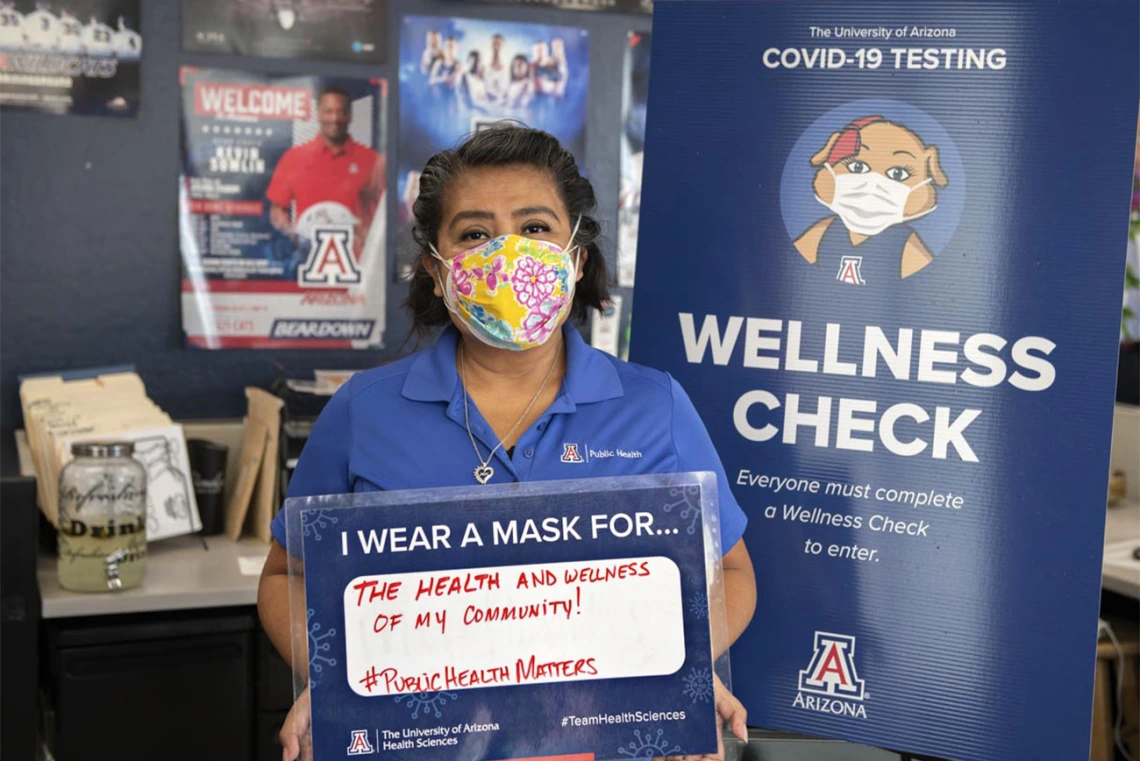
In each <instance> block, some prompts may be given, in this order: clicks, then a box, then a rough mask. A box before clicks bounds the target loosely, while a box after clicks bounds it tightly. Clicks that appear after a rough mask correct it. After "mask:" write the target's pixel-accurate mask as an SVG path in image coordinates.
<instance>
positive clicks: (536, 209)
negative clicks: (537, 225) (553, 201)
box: [511, 206, 562, 222]
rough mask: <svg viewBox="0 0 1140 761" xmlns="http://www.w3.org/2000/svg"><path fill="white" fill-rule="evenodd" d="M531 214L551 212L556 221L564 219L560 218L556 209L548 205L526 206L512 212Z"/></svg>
mask: <svg viewBox="0 0 1140 761" xmlns="http://www.w3.org/2000/svg"><path fill="white" fill-rule="evenodd" d="M531 214H549V215H550V216H552V217H554V221H556V222H561V221H562V220H561V219H559V218H558V215H557V214H555V213H554V209H551V208H550V207H548V206H524V207H523V208H521V209H515V210H514V212H512V213H511V216H512V217H529V216H530V215H531Z"/></svg>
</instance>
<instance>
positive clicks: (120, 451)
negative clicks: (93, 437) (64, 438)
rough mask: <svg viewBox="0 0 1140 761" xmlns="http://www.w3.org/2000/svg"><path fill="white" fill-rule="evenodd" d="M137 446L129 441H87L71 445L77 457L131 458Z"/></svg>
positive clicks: (72, 452)
mask: <svg viewBox="0 0 1140 761" xmlns="http://www.w3.org/2000/svg"><path fill="white" fill-rule="evenodd" d="M134 452H135V445H134V444H132V443H131V442H129V441H85V442H82V443H77V444H72V445H71V454H72V455H74V456H75V457H130V456H131V455H133V454H134Z"/></svg>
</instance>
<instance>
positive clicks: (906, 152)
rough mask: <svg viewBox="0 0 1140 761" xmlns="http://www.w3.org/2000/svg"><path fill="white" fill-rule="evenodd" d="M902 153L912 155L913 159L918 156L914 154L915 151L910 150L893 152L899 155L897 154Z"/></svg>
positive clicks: (893, 154)
mask: <svg viewBox="0 0 1140 761" xmlns="http://www.w3.org/2000/svg"><path fill="white" fill-rule="evenodd" d="M900 153H905V154H906V155H907V156H910V157H911V158H912V159H913V158H918V157H917V156H915V155H914V154H913V153H911V152H910V151H895V152H894V153H892V154H891V155H892V156H897V155H899V154H900Z"/></svg>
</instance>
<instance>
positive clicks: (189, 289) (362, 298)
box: [179, 68, 387, 349]
mask: <svg viewBox="0 0 1140 761" xmlns="http://www.w3.org/2000/svg"><path fill="white" fill-rule="evenodd" d="M181 76H182V175H181V177H180V178H179V212H180V240H181V249H182V264H183V280H182V325H183V329H184V331H185V333H186V340H187V343H189V344H190V345H191V346H196V347H200V348H208V349H230V348H244V349H251V348H252V349H286V348H293V349H349V348H352V349H365V348H370V347H377V346H380V345H382V338H383V334H384V327H385V317H384V315H385V312H384V310H385V304H386V284H385V278H384V275H383V273H384V272H385V271H386V270H387V260H386V256H385V230H386V226H385V215H384V213H383V209H384V196H385V180H384V178H385V158H384V154H383V150H384V147H383V146H384V125H385V118H384V112H385V106H386V98H387V82H386V81H385V80H382V79H371V80H368V79H346V78H341V77H309V76H287V77H286V76H273V75H266V74H254V73H245V72H234V71H216V70H205V69H195V68H183V69H182V75H181Z"/></svg>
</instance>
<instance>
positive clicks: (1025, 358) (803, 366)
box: [631, 0, 1140, 761]
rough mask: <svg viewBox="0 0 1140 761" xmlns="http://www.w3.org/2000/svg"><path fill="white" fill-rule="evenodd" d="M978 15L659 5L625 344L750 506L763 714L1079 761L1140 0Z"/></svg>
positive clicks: (1017, 7) (895, 6)
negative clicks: (672, 396)
mask: <svg viewBox="0 0 1140 761" xmlns="http://www.w3.org/2000/svg"><path fill="white" fill-rule="evenodd" d="M971 7H972V6H967V5H962V4H960V3H957V2H939V1H937V0H936V1H934V2H926V3H912V2H901V1H892V0H882V1H878V0H869V1H868V2H863V3H833V2H807V1H806V2H797V3H777V2H719V1H715V0H714V1H710V2H700V3H688V2H675V3H674V2H669V3H658V5H657V7H656V9H655V18H654V27H653V48H654V49H653V67H654V69H653V81H652V82H651V84H650V90H651V95H650V98H649V114H648V124H649V129H648V131H647V144H646V152H645V156H646V161H645V183H644V190H643V194H642V207H641V225H640V231H639V240H638V245H639V248H640V250H641V251H643V252H646V251H650V252H652V256H653V266H652V267H641V268H640V271H639V272H638V277H637V289H638V290H637V294H638V300H637V306H636V310H635V313H634V320H633V335H632V351H631V356H632V358H633V359H634V361H637V362H642V363H645V364H647V365H650V366H653V367H658V368H661V369H664V370H668V371H669V372H671V373H672V374H673V375H674V376H675V377H676V378H677V380H678V381H679V382H680V383H681V384H682V385H683V386H684V387H685V388H686V389H688V391H689V393H690V394H691V395H692V399H693V403H694V404H695V405H696V407H697V409H698V410H699V411H700V413H701V415H702V417H703V419H704V421H705V423H706V425H707V426H708V429H709V433H710V435H711V436H712V439H713V441H714V443H715V444H716V446H717V449H718V451H719V453H720V456H721V458H722V460H723V462H724V466H725V470H726V472H727V473H728V480H729V483H730V484H731V486H732V489H733V492H734V493H735V495H736V497H737V500H738V501H739V502H740V504H741V506H742V507H743V508H744V510H745V512H746V513H748V517H749V527H748V533H747V534H746V536H745V541H746V543H747V545H748V548H749V550H750V552H751V555H752V557H753V559H754V562H755V565H756V578H757V583H758V585H759V594H758V597H759V607H758V609H757V612H756V617H755V620H754V623H753V624H752V626H751V627H750V628H749V629H748V630H747V631H746V632H745V633H744V635H743V636H742V637H741V639H740V640H738V641H737V643H736V644H735V645H734V646H733V648H732V655H733V661H734V663H735V664H737V666H738V668H737V674H736V677H737V679H736V684H737V694H738V696H739V697H740V698H741V699H742V700H743V701H744V703H745V705H746V706H747V708H748V711H749V722H750V723H754V724H757V725H759V726H763V727H767V728H771V729H776V730H783V731H793V732H802V733H807V734H812V735H820V736H825V737H837V738H841V739H845V740H853V741H856V742H861V743H867V744H871V745H877V746H881V747H885V748H891V749H893V750H897V751H905V752H909V753H915V754H922V755H929V756H937V757H942V758H950V759H957V760H958V761H993V759H999V758H1018V759H1030V758H1038V759H1078V758H1087V757H1088V753H1089V727H1090V723H1091V708H1092V703H1093V700H1092V689H1093V672H1094V661H1095V654H1096V642H1097V617H1098V609H1099V604H1100V582H1101V557H1102V552H1103V542H1104V521H1105V504H1106V492H1107V482H1108V472H1109V443H1110V435H1111V428H1112V415H1113V388H1114V384H1115V379H1116V366H1117V356H1118V336H1119V333H1120V327H1121V325H1120V321H1121V278H1122V275H1123V273H1124V263H1125V247H1126V232H1127V227H1128V205H1129V196H1130V189H1131V180H1132V166H1131V164H1130V158H1131V156H1132V155H1133V150H1134V147H1135V135H1136V133H1135V129H1136V111H1137V101H1136V93H1137V92H1140V67H1137V65H1136V64H1137V59H1138V54H1140V50H1138V39H1137V35H1136V30H1137V28H1138V24H1140V5H1138V4H1137V3H1136V2H1135V0H1119V1H1111V0H1106V1H1105V2H1097V3H1085V2H1075V1H1074V0H1059V1H1058V2H1052V3H1049V4H1047V5H1045V4H1041V3H1038V2H1033V1H1031V0H994V1H993V2H988V3H986V4H985V13H984V14H982V13H977V12H973V11H971V10H970V8H971ZM1091 82H1096V83H1097V85H1098V86H1095V87H1092V86H1090V83H1091ZM713 83H715V85H714V84H713ZM1079 146H1095V147H1096V149H1095V150H1083V149H1081V148H1080V147H1079ZM679 180H681V181H679ZM1078 188H1079V190H1077V189H1078Z"/></svg>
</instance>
